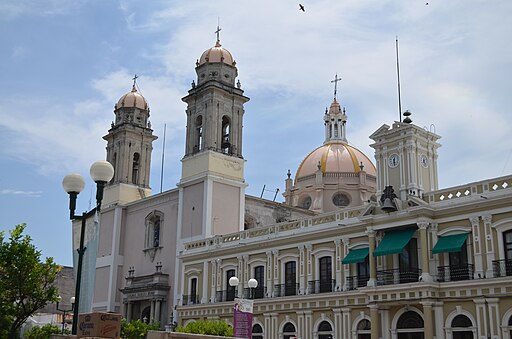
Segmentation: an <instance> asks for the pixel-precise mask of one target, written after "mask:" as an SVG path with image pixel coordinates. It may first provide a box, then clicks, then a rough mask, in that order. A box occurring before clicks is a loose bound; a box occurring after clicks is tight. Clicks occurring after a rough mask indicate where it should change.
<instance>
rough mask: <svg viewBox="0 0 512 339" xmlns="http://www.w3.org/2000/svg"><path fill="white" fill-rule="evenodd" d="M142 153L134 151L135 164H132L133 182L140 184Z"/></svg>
mask: <svg viewBox="0 0 512 339" xmlns="http://www.w3.org/2000/svg"><path fill="white" fill-rule="evenodd" d="M139 166H140V155H139V153H133V164H132V184H135V185H138V184H139V169H140V167H139Z"/></svg>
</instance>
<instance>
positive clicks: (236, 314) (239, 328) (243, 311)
mask: <svg viewBox="0 0 512 339" xmlns="http://www.w3.org/2000/svg"><path fill="white" fill-rule="evenodd" d="M233 325H234V326H233V334H234V335H235V337H238V338H247V339H251V338H252V300H246V299H238V298H235V308H234V311H233Z"/></svg>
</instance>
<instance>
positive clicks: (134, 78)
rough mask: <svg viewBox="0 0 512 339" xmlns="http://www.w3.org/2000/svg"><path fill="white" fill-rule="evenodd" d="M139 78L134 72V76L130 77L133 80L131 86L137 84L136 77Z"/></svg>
mask: <svg viewBox="0 0 512 339" xmlns="http://www.w3.org/2000/svg"><path fill="white" fill-rule="evenodd" d="M138 78H139V76H138V75H137V74H135V76H134V77H133V78H132V80H133V88H135V85H136V84H137V79H138Z"/></svg>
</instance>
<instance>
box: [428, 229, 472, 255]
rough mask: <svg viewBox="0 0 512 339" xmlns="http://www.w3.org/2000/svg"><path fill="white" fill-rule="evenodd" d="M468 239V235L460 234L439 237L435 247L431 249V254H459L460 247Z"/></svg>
mask: <svg viewBox="0 0 512 339" xmlns="http://www.w3.org/2000/svg"><path fill="white" fill-rule="evenodd" d="M467 238H468V233H460V234H453V235H445V236H444V237H439V239H438V240H437V243H436V245H435V246H434V248H433V249H432V253H434V254H436V253H445V252H460V250H461V249H462V245H464V242H465V241H466V239H467Z"/></svg>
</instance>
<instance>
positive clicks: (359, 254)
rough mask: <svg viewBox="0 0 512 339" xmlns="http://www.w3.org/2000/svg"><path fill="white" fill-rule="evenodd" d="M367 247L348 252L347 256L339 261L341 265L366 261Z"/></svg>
mask: <svg viewBox="0 0 512 339" xmlns="http://www.w3.org/2000/svg"><path fill="white" fill-rule="evenodd" d="M368 251H369V249H368V247H365V248H358V249H355V250H350V252H348V254H347V256H346V257H345V258H343V260H342V261H341V263H342V264H344V265H346V264H355V263H358V262H364V261H365V260H366V257H367V256H368Z"/></svg>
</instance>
